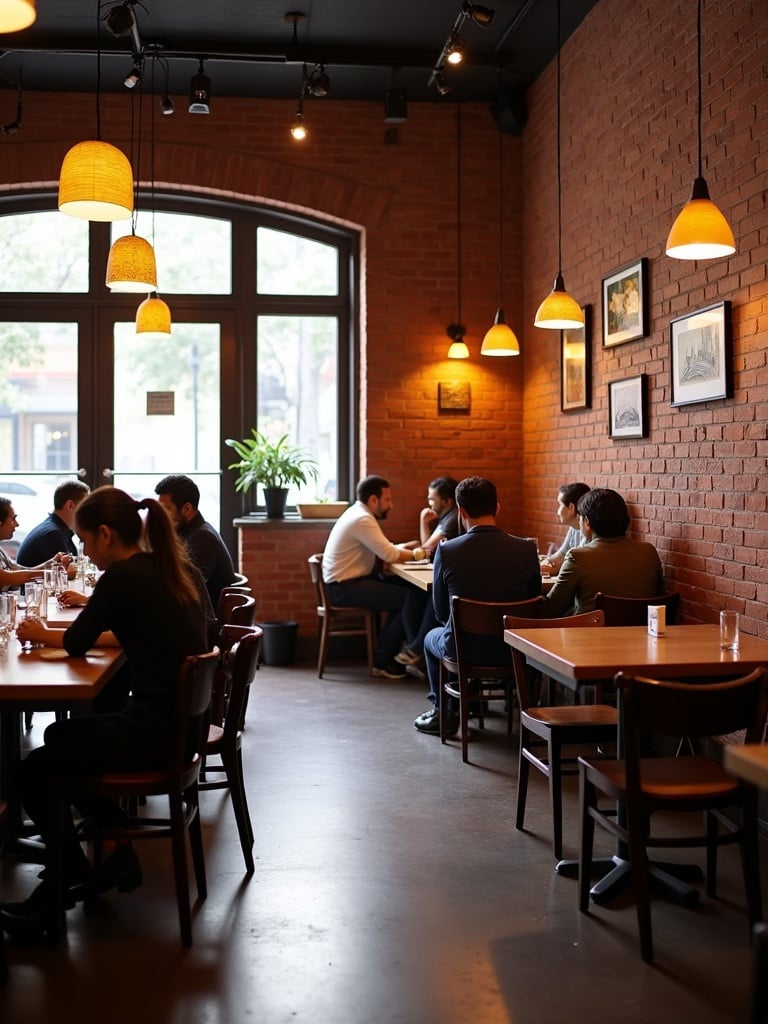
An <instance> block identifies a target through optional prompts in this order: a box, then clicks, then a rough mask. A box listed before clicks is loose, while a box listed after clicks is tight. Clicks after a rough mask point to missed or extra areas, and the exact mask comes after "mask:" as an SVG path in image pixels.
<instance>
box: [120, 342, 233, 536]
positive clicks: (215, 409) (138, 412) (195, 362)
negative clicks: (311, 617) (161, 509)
mask: <svg viewBox="0 0 768 1024" xmlns="http://www.w3.org/2000/svg"><path fill="white" fill-rule="evenodd" d="M114 388H115V449H114V453H115V457H114V472H115V477H114V482H115V484H116V486H118V487H122V488H123V489H124V490H126V491H128V492H129V493H131V494H135V495H137V496H141V497H146V496H147V495H153V494H154V490H155V484H157V483H158V481H159V480H160V479H161V477H163V476H165V475H166V474H168V473H186V474H187V475H188V476H191V477H192V478H193V479H194V481H195V483H196V484H197V485H198V487H199V488H200V511H201V512H202V513H203V516H204V517H205V518H206V519H207V520H208V521H209V522H211V523H213V525H214V526H216V527H217V528H218V526H219V518H220V517H219V506H220V464H219V453H220V451H221V443H220V438H219V423H220V414H219V406H220V402H219V394H220V388H219V325H218V324H189V323H174V325H173V336H172V337H171V338H169V339H168V341H142V340H141V339H140V338H138V337H137V336H136V327H135V324H133V323H118V324H115V381H114ZM163 392H165V393H166V395H168V396H171V401H172V412H171V414H168V413H169V411H170V410H171V406H170V405H169V404H168V403H167V402H165V403H164V402H163V401H162V398H163V396H162V393H163Z"/></svg>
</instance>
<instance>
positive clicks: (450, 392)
mask: <svg viewBox="0 0 768 1024" xmlns="http://www.w3.org/2000/svg"><path fill="white" fill-rule="evenodd" d="M470 402H471V393H470V386H469V382H468V381H457V380H441V381H440V382H439V383H438V385H437V408H438V411H439V412H469V408H470Z"/></svg>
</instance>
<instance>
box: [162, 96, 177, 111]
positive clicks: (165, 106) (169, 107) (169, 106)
mask: <svg viewBox="0 0 768 1024" xmlns="http://www.w3.org/2000/svg"><path fill="white" fill-rule="evenodd" d="M160 109H161V110H162V112H163V113H164V114H165V115H166V117H168V116H170V115H171V114H172V113H173V112H174V110H175V109H176V108H175V107H174V105H173V100H172V99H171V97H170V96H169V95H168V93H165V94H164V95H163V96H162V98H161V99H160Z"/></svg>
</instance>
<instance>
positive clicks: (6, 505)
mask: <svg viewBox="0 0 768 1024" xmlns="http://www.w3.org/2000/svg"><path fill="white" fill-rule="evenodd" d="M12 505H13V502H12V501H11V499H10V498H0V523H4V522H5V520H6V519H7V518H8V516H9V515H10V514H11V506H12Z"/></svg>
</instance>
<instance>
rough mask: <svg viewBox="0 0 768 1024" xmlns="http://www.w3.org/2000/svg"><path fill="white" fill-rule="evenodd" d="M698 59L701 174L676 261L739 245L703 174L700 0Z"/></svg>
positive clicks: (673, 249)
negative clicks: (714, 201)
mask: <svg viewBox="0 0 768 1024" xmlns="http://www.w3.org/2000/svg"><path fill="white" fill-rule="evenodd" d="M696 59H697V81H698V87H699V101H698V156H699V163H698V168H699V173H698V175H697V177H696V178H695V179H694V182H693V187H692V189H691V196H690V199H689V200H688V202H687V203H686V204H685V206H684V207H683V208H682V210H681V211H680V213H679V214H678V215H677V218H676V220H675V222H674V224H673V225H672V230H671V231H670V232H669V235H668V237H667V245H666V253H667V256H671V257H672V258H673V259H675V260H712V259H717V258H718V257H721V256H731V255H732V254H733V253H734V252H736V242H735V240H734V237H733V232H732V231H731V228H730V225H729V224H728V221H727V220H726V219H725V217H724V216H723V215H722V213H721V212H720V210H719V209H718V208H717V206H715V204H714V203H713V202H712V200H711V199H710V198H709V189H708V187H707V183H706V181H705V180H704V177H703V175H702V163H701V111H702V103H701V0H698V12H697V21H696Z"/></svg>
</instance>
